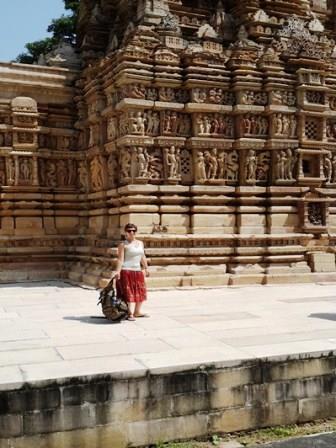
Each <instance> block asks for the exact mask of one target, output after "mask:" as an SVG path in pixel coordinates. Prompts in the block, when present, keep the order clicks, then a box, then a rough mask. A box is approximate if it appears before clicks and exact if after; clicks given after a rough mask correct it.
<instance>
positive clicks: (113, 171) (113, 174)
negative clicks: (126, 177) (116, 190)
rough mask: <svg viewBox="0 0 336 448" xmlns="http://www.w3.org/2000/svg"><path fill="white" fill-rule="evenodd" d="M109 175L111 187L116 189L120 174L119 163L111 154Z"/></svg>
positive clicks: (108, 162)
mask: <svg viewBox="0 0 336 448" xmlns="http://www.w3.org/2000/svg"><path fill="white" fill-rule="evenodd" d="M107 173H108V177H109V181H110V186H112V187H114V186H115V184H116V178H117V173H118V163H117V159H116V157H115V155H114V154H110V155H109V157H108V159H107Z"/></svg>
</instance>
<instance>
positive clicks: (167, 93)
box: [159, 87, 175, 101]
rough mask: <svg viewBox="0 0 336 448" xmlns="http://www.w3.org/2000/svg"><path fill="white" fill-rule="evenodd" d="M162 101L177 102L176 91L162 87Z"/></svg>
mask: <svg viewBox="0 0 336 448" xmlns="http://www.w3.org/2000/svg"><path fill="white" fill-rule="evenodd" d="M159 98H160V100H161V101H175V90H174V89H172V88H171V87H162V88H161V89H160V91H159Z"/></svg>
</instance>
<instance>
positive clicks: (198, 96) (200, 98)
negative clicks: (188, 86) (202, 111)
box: [193, 88, 207, 103]
mask: <svg viewBox="0 0 336 448" xmlns="http://www.w3.org/2000/svg"><path fill="white" fill-rule="evenodd" d="M206 99H207V92H206V90H205V89H200V88H196V89H194V90H193V100H194V101H195V102H196V103H204V102H205V101H206Z"/></svg>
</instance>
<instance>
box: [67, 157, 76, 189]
mask: <svg viewBox="0 0 336 448" xmlns="http://www.w3.org/2000/svg"><path fill="white" fill-rule="evenodd" d="M67 166H68V181H67V184H68V185H76V181H77V179H76V174H77V165H76V161H75V160H73V159H68V160H67Z"/></svg>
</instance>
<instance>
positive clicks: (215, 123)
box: [211, 115, 219, 134]
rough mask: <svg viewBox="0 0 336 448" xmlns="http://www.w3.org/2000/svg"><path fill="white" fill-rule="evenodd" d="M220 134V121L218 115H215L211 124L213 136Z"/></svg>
mask: <svg viewBox="0 0 336 448" xmlns="http://www.w3.org/2000/svg"><path fill="white" fill-rule="evenodd" d="M218 133H219V119H218V117H217V116H216V115H214V117H213V119H212V123H211V134H218Z"/></svg>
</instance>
